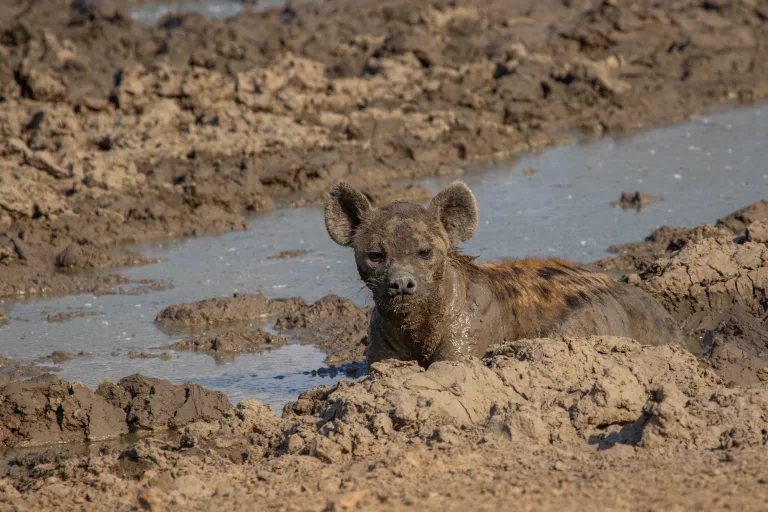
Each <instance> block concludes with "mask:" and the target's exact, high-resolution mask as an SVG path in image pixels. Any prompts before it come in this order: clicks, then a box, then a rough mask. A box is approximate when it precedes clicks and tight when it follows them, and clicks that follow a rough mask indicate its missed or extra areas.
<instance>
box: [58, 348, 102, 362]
mask: <svg viewBox="0 0 768 512" xmlns="http://www.w3.org/2000/svg"><path fill="white" fill-rule="evenodd" d="M92 356H93V353H92V352H78V353H77V354H72V353H71V352H66V351H63V350H54V351H53V352H52V353H51V355H50V356H49V358H50V359H51V361H53V364H61V363H66V362H67V361H71V360H72V359H74V358H76V357H92Z"/></svg>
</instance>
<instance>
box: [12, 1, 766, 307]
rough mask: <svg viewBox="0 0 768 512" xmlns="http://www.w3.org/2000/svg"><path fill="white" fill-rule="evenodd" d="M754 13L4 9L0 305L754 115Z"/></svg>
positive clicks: (580, 6)
mask: <svg viewBox="0 0 768 512" xmlns="http://www.w3.org/2000/svg"><path fill="white" fill-rule="evenodd" d="M762 9H763V7H762V6H761V5H760V4H759V3H758V4H754V3H751V4H747V3H744V4H742V3H738V4H734V5H733V6H728V7H720V6H718V8H714V9H713V8H711V7H710V6H709V5H708V4H707V3H705V4H702V3H701V2H693V1H685V2H678V3H676V4H675V5H674V6H671V5H661V6H658V5H655V4H654V5H651V4H646V3H641V4H637V3H636V2H630V1H618V2H611V3H603V4H595V5H592V3H591V2H556V1H554V0H552V1H550V0H547V1H545V2H536V3H533V4H531V5H528V4H527V3H518V2H509V3H503V2H502V3H499V2H481V3H477V2H444V1H438V2H426V1H421V0H420V1H418V2H403V1H394V2H389V3H387V4H386V5H382V4H381V3H380V2H373V1H370V0H366V1H363V2H359V1H355V2H352V1H351V0H338V1H335V2H332V3H316V2H314V3H309V4H305V3H299V4H297V5H291V6H290V7H286V8H284V9H283V8H275V9H268V10H266V11H265V12H262V13H251V12H245V13H243V14H242V15H241V16H239V17H237V18H236V19H232V20H226V21H215V20H209V19H206V18H204V17H202V16H200V15H197V14H182V15H178V14H172V15H169V16H168V17H166V18H165V19H164V20H163V21H162V23H160V25H159V26H158V27H145V26H142V25H139V24H137V23H136V22H134V21H133V20H132V19H131V18H130V16H129V15H128V14H127V11H126V10H125V9H123V8H121V6H120V5H119V3H111V2H106V1H100V2H79V3H78V4H77V5H74V4H73V5H71V6H70V7H69V8H67V7H63V6H62V4H61V2H60V1H59V0H42V1H39V2H35V3H34V4H29V5H28V3H25V2H12V3H9V4H8V5H3V6H0V14H2V16H0V20H3V21H2V22H0V34H2V37H0V57H2V58H0V84H3V86H2V87H1V88H0V138H1V139H2V140H4V141H6V142H5V143H4V144H3V147H2V149H0V153H1V155H0V156H2V163H1V164H0V226H3V228H4V229H0V283H2V284H0V296H5V297H18V296H22V295H37V294H44V293H72V292H82V291H91V290H94V289H97V288H101V287H107V286H110V285H114V279H115V278H110V279H104V278H96V277H94V276H93V275H91V274H89V273H83V272H82V271H83V270H88V269H92V268H104V267H111V266H116V265H119V266H122V265H129V264H130V265H133V264H139V263H144V262H146V259H144V258H142V257H141V256H140V255H136V254H133V253H131V252H129V251H126V250H125V249H124V248H123V247H124V245H125V244H129V243H135V242H140V241H145V240H149V239H155V238H160V237H168V236H185V235H200V234H205V233H216V232H223V231H232V230H240V229H248V228H249V225H248V223H247V222H246V221H245V220H244V218H243V215H244V214H247V213H252V212H263V211H268V210H270V209H272V208H274V206H275V204H276V203H278V202H279V203H286V204H295V205H306V204H316V203H317V200H318V198H319V197H320V196H321V195H322V194H323V193H324V192H325V191H327V190H328V188H329V187H330V185H331V184H332V183H333V182H334V181H336V180H338V179H340V178H344V179H345V180H347V181H349V182H350V183H351V184H353V185H355V186H360V187H367V190H369V191H370V194H369V195H370V196H371V198H372V200H374V201H377V202H386V201H390V200H391V198H392V197H395V196H398V197H399V196H400V195H401V194H407V196H408V197H409V198H410V199H418V198H421V197H426V196H424V193H425V190H423V189H422V188H420V187H414V188H411V189H406V190H403V191H396V192H395V191H394V189H384V188H382V187H381V185H382V184H385V183H388V182H390V181H392V180H394V179H414V178H420V177H428V176H435V175H450V174H456V173H457V172H461V171H460V170H459V168H458V167H457V166H459V165H461V166H464V165H466V164H470V163H472V162H481V161H487V160H488V159H499V158H503V157H507V156H511V155H514V154H517V153H520V152H522V151H527V150H531V149H536V148H540V147H543V146H546V145H549V144H553V143H557V142H561V141H563V140H566V138H565V137H563V136H562V133H563V132H564V130H567V129H570V128H572V127H574V126H575V127H578V128H580V129H582V130H586V131H589V132H598V133H604V132H621V131H625V130H628V129H634V128H636V127H640V126H644V125H647V124H648V123H651V122H653V123H658V122H667V121H673V120H679V119H685V118H687V116H688V115H689V114H691V113H693V112H697V111H700V110H702V109H703V108H706V107H707V106H708V105H711V104H714V103H721V102H723V101H732V100H737V101H739V100H742V101H752V100H759V99H761V98H763V97H765V95H766V92H768V90H767V89H766V88H765V87H764V83H765V80H764V79H765V77H766V75H767V74H768V65H766V63H765V62H763V60H761V59H755V58H754V55H755V51H756V49H759V48H761V47H762V45H763V44H764V43H765V41H764V39H765V37H766V35H765V34H764V33H763V32H762V31H761V30H760V26H761V25H760V20H761V19H762V18H761V16H762ZM254 26H258V27H259V30H258V31H255V32H254V30H253V27H254ZM704 63H706V65H705V64H704ZM648 91H654V94H651V95H649V94H648ZM63 268H66V269H70V270H74V271H77V272H76V273H72V272H69V273H60V272H57V270H59V269H63Z"/></svg>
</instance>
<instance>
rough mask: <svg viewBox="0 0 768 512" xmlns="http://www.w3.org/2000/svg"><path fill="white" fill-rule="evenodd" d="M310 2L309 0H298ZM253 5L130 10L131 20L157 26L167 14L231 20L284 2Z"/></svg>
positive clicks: (162, 5)
mask: <svg viewBox="0 0 768 512" xmlns="http://www.w3.org/2000/svg"><path fill="white" fill-rule="evenodd" d="M300 1H310V0H300ZM251 3H253V4H255V5H247V2H246V3H245V4H244V2H242V1H237V0H212V1H206V2H183V3H167V2H149V3H146V4H143V5H138V6H135V7H133V8H132V9H131V16H132V17H133V19H135V20H136V21H138V22H140V23H144V24H146V25H157V24H158V22H159V21H160V20H161V19H162V18H163V17H164V16H167V15H169V14H178V13H185V12H196V13H199V14H202V15H203V16H207V17H209V18H216V19H227V18H232V17H235V16H237V15H238V14H240V13H241V12H243V11H244V10H251V11H256V12H259V11H266V10H268V9H272V8H275V7H283V6H284V5H285V4H286V1H285V0H259V1H258V2H251Z"/></svg>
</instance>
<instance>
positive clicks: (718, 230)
mask: <svg viewBox="0 0 768 512" xmlns="http://www.w3.org/2000/svg"><path fill="white" fill-rule="evenodd" d="M766 222H768V201H758V202H757V203H754V204H751V205H749V206H747V207H745V208H742V209H740V210H737V211H735V212H733V213H731V214H730V215H728V216H726V217H723V218H721V219H718V220H717V222H715V225H714V226H710V225H709V224H701V225H699V226H698V227H695V228H692V229H690V228H681V227H669V226H662V227H660V228H658V229H655V230H654V231H653V232H652V233H651V234H650V235H648V237H646V239H645V240H643V241H642V242H631V243H627V244H620V245H613V246H611V247H609V248H608V252H614V253H618V254H619V256H615V257H608V258H604V259H602V260H600V261H597V262H594V263H592V264H591V265H590V266H591V267H592V268H595V269H598V270H602V271H608V272H623V273H635V272H642V271H644V270H646V269H648V267H650V266H651V265H653V264H654V263H655V262H656V260H658V259H659V258H668V257H670V256H671V255H673V254H674V253H675V252H676V251H679V250H680V249H682V248H683V247H685V245H686V244H688V243H690V242H698V241H701V240H706V239H709V238H727V237H729V236H730V237H731V238H734V239H737V238H742V237H746V236H748V232H749V228H750V226H752V224H753V223H754V224H755V228H754V229H753V235H752V236H753V237H757V238H758V239H759V240H754V241H756V242H760V241H763V239H762V238H761V233H762V231H761V229H765V228H762V226H763V225H764V223H766Z"/></svg>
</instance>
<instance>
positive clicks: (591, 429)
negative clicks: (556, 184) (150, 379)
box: [2, 337, 768, 511]
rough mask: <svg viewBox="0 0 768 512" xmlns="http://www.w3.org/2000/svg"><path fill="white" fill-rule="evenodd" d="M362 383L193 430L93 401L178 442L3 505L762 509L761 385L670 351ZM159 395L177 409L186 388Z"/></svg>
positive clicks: (410, 366)
mask: <svg viewBox="0 0 768 512" xmlns="http://www.w3.org/2000/svg"><path fill="white" fill-rule="evenodd" d="M370 373H371V374H370V375H369V376H367V377H364V378H363V379H362V380H360V381H358V382H350V381H343V382H341V383H339V384H337V385H335V386H333V387H324V388H318V389H314V390H310V391H308V392H306V393H304V394H302V395H301V396H300V397H299V398H298V400H296V401H295V402H292V403H290V404H288V405H286V407H285V410H284V413H283V415H282V417H279V416H277V415H276V414H275V413H274V412H273V411H272V410H271V409H269V408H268V407H266V406H264V405H262V404H259V403H258V402H256V401H255V400H247V401H244V402H242V403H240V404H238V405H237V406H236V407H230V406H228V405H225V404H223V403H221V402H215V403H216V405H215V406H214V405H209V404H205V406H202V407H201V408H200V409H198V410H196V411H195V414H194V415H193V414H188V415H185V414H182V413H181V412H179V411H181V409H183V406H181V407H178V406H177V405H174V407H175V408H174V410H176V411H177V412H176V414H175V415H163V414H161V417H158V418H156V417H155V415H156V414H158V413H164V411H165V408H164V407H161V405H160V402H162V403H163V404H165V403H166V402H165V400H162V401H161V400H157V402H152V400H155V399H153V398H150V403H148V404H146V405H145V401H144V398H146V396H147V393H148V391H149V386H150V385H149V384H148V383H147V382H146V381H145V380H134V381H129V382H125V383H122V384H119V385H118V386H114V385H112V386H102V388H105V389H102V388H100V389H99V391H98V392H97V393H96V394H93V393H90V394H89V395H88V397H89V398H91V400H92V402H89V403H93V404H96V403H98V406H97V405H93V406H92V407H94V408H96V407H100V408H101V409H100V410H105V411H117V412H116V413H115V414H114V415H112V416H109V417H108V418H107V417H106V414H105V419H104V421H107V419H108V420H109V421H113V422H114V428H115V429H123V430H127V429H128V428H129V427H132V428H155V426H154V425H155V424H156V423H159V424H160V426H176V427H179V428H181V430H180V436H178V438H177V440H171V441H163V440H158V439H145V440H142V441H139V442H138V443H135V444H133V445H131V446H130V447H128V448H125V449H109V448H106V447H105V448H104V449H102V450H100V453H98V454H94V455H89V456H71V457H58V458H57V457H55V456H53V455H51V454H48V455H41V456H40V457H39V458H38V459H37V460H35V459H32V460H31V459H30V457H27V456H24V457H19V458H18V459H17V460H16V459H13V458H11V460H10V465H9V468H10V470H9V473H8V477H7V478H5V479H4V480H3V483H2V485H3V490H4V493H3V497H2V499H3V500H4V502H5V504H6V505H7V506H10V507H13V506H16V507H19V508H22V509H26V508H34V507H40V508H45V509H46V510H48V509H50V510H59V509H68V508H72V507H76V508H81V507H82V508H94V509H96V508H110V509H112V510H128V509H131V508H136V507H139V508H141V509H145V510H160V509H170V510H181V509H184V508H188V507H192V506H194V507H195V508H206V509H211V510H224V509H231V508H238V507H242V506H245V504H247V503H253V501H254V500H258V503H259V506H260V508H262V509H264V510H318V511H321V510H347V509H355V508H364V509H366V510H392V509H403V508H409V507H413V506H418V507H419V508H421V509H426V510H439V509H448V510H461V509H463V508H464V507H467V506H468V505H470V504H473V503H474V504H477V503H482V505H481V506H480V508H482V509H488V510H491V509H498V508H499V507H503V506H504V504H507V505H508V504H509V503H516V505H517V506H521V507H530V508H536V509H547V510H550V509H551V510H554V509H561V508H562V507H564V506H567V507H570V508H572V507H577V508H579V507H582V506H589V507H590V508H595V509H598V510H629V509H637V508H654V509H657V508H662V509H668V508H679V507H683V508H696V507H704V508H709V509H711V508H723V507H729V508H730V507H739V508H742V509H746V510H755V509H757V508H759V507H760V506H762V504H763V503H764V500H765V499H766V498H768V488H766V486H765V484H764V482H765V469H764V468H765V462H766V461H767V460H768V459H767V458H766V454H765V445H766V441H767V440H768V439H767V438H766V433H765V424H766V420H768V418H766V416H765V415H766V411H767V410H768V387H766V386H768V384H765V383H763V384H757V385H754V386H751V387H748V388H740V387H728V386H726V385H725V382H724V379H722V378H721V377H719V376H718V375H717V374H716V373H715V372H713V371H712V370H710V369H708V368H706V367H705V366H702V365H701V363H700V362H699V361H698V360H697V359H696V358H695V357H694V356H693V355H691V354H690V353H688V352H686V351H685V350H683V349H680V348H677V347H669V346H664V347H644V346H641V345H639V344H638V343H636V342H634V341H632V340H628V339H623V338H611V337H597V338H586V339H562V340H554V339H544V340H520V341H516V342H511V343H506V344H504V345H502V346H497V347H495V348H494V350H493V351H492V353H490V354H489V356H488V357H486V358H485V359H484V360H483V361H479V360H472V361H469V362H467V363H436V364H434V365H432V366H431V367H430V368H429V369H428V370H424V369H422V368H420V367H419V366H418V365H416V364H415V363H377V364H375V365H373V367H372V368H371V372H370ZM136 379H140V378H138V377H137V378H136ZM154 385H155V386H158V385H159V384H157V383H156V384H154ZM160 387H161V388H162V390H161V393H160V394H161V395H162V396H168V395H170V396H172V398H170V399H168V400H169V401H170V402H172V403H173V404H179V403H182V402H183V397H184V395H185V394H184V391H183V390H179V391H178V392H177V393H172V392H171V393H166V392H165V388H164V387H162V385H160ZM166 387H167V386H166ZM56 389H58V388H56ZM62 390H63V391H66V388H65V387H63V386H62ZM118 390H119V391H118ZM82 392H83V391H82V388H77V387H75V393H76V394H77V393H82ZM76 396H77V395H68V396H67V397H66V398H64V399H63V404H64V405H65V407H66V406H67V405H68V404H69V402H71V401H72V400H75V399H76V398H73V397H76ZM131 400H132V401H131ZM137 401H138V403H139V404H141V407H140V409H139V411H138V412H137V413H136V414H133V413H131V414H129V415H128V416H127V417H128V421H127V422H126V415H125V414H124V410H129V407H128V404H129V403H132V404H136V403H137ZM184 403H185V404H188V403H189V401H187V402H184ZM109 407H112V409H110V408H109ZM65 410H67V409H66V408H65ZM195 417H196V418H197V419H198V421H190V420H192V419H193V418H195ZM64 418H65V420H66V421H70V419H69V418H70V416H69V415H67V414H65V415H64ZM150 418H151V419H152V421H151V422H150ZM67 425H69V423H67ZM39 428H40V429H45V428H47V425H46V424H43V425H41V426H40V427H39ZM74 431H75V432H79V433H80V435H82V431H83V428H82V426H81V425H80V424H79V423H78V424H76V427H75V428H74ZM19 464H24V466H20V465H19ZM660 474H663V475H666V477H665V478H662V479H660V480H659V479H658V476H659V475H660ZM694 480H695V485H694ZM649 485H652V487H653V492H652V493H649V492H647V489H648V486H649ZM598 497H599V498H598Z"/></svg>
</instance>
